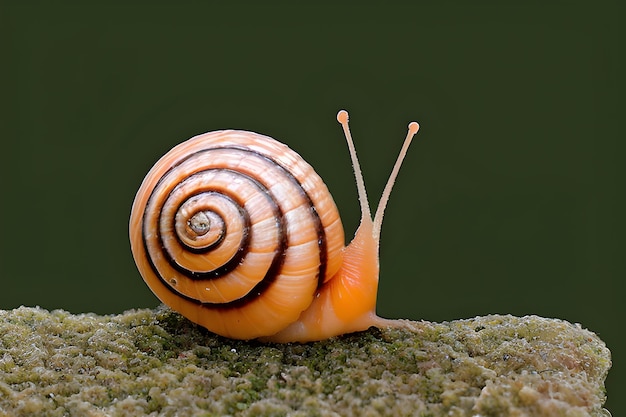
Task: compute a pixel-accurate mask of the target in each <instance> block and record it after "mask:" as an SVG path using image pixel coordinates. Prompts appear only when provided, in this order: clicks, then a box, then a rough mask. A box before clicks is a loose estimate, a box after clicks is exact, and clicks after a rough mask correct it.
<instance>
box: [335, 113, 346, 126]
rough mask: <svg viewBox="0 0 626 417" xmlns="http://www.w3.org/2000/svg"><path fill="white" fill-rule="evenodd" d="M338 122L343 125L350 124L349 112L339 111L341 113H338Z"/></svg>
mask: <svg viewBox="0 0 626 417" xmlns="http://www.w3.org/2000/svg"><path fill="white" fill-rule="evenodd" d="M337 121H338V122H339V123H341V124H345V123H348V112H347V111H345V110H339V113H337Z"/></svg>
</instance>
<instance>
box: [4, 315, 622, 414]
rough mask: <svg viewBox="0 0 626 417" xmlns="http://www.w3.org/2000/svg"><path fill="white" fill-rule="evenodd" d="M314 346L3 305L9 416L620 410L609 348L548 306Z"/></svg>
mask: <svg viewBox="0 0 626 417" xmlns="http://www.w3.org/2000/svg"><path fill="white" fill-rule="evenodd" d="M404 324H405V326H404V328H402V329H384V330H379V329H370V330H369V331H366V332H361V333H355V334H351V335H346V336H342V337H337V338H333V339H330V340H326V341H322V342H317V343H308V344H284V345H280V344H262V343H259V342H257V341H235V340H229V339H225V338H222V337H219V336H216V335H213V334H211V333H209V332H207V331H206V330H204V329H202V328H200V327H198V326H195V325H193V324H192V323H190V322H189V321H187V320H186V319H184V318H182V317H181V316H179V315H178V314H176V313H174V312H171V311H170V310H169V309H166V308H159V309H156V310H148V309H146V310H133V311H128V312H126V313H124V314H121V315H112V316H98V315H93V314H86V315H85V314H81V315H73V314H70V313H68V312H66V311H61V310H55V311H52V312H49V311H46V310H43V309H40V308H27V307H21V308H18V309H15V310H11V311H2V310H0V416H143V415H151V416H157V415H158V416H227V415H229V416H394V417H397V416H472V417H477V416H481V417H487V416H516V417H519V416H567V417H575V416H594V417H600V416H608V415H609V414H608V412H607V411H606V410H604V409H603V408H602V404H603V403H604V400H605V396H604V380H605V377H606V375H607V372H608V370H609V368H610V366H611V360H610V352H609V350H608V349H607V348H606V346H605V345H604V343H603V342H602V341H601V340H600V339H599V338H598V337H597V336H596V335H595V334H593V333H592V332H590V331H587V330H584V329H582V328H581V327H580V326H579V325H573V324H570V323H567V322H565V321H561V320H555V319H545V318H541V317H536V316H527V317H521V318H520V317H513V316H495V315H494V316H486V317H476V318H474V319H469V320H458V321H452V322H445V323H429V322H411V321H406V322H404Z"/></svg>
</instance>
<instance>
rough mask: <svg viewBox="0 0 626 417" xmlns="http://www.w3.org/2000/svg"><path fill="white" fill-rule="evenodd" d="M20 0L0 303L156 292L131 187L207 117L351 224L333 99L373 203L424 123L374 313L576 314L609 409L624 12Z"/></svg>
mask: <svg viewBox="0 0 626 417" xmlns="http://www.w3.org/2000/svg"><path fill="white" fill-rule="evenodd" d="M18 4H19V3H17V2H16V3H6V2H4V3H2V5H0V46H1V48H2V49H1V59H2V65H1V67H2V68H1V69H0V71H2V91H1V92H0V93H1V94H0V95H1V97H2V99H1V103H2V112H1V117H2V119H1V126H0V129H2V130H1V134H2V146H1V147H0V152H1V155H2V157H1V168H0V169H1V170H2V171H1V175H2V183H1V184H2V193H1V194H0V195H1V196H0V199H1V204H0V210H1V211H0V227H1V229H0V230H1V232H0V233H1V235H0V245H1V246H0V274H1V275H0V278H1V280H2V290H1V294H0V308H2V309H10V308H14V307H17V306H19V305H22V304H24V305H28V306H34V305H40V306H42V307H45V308H48V309H55V308H63V309H67V310H70V311H72V312H87V311H93V312H97V313H115V312H121V311H123V310H125V309H130V308H135V307H148V306H155V305H156V304H157V300H156V298H155V297H154V296H153V295H152V294H151V293H150V291H149V290H148V288H147V287H146V286H145V285H144V283H143V282H142V280H141V278H140V277H139V274H138V273H137V271H136V269H135V266H134V264H133V261H132V258H131V254H130V250H129V244H128V237H127V222H128V216H129V210H130V206H131V203H132V200H133V197H134V194H135V192H136V190H137V188H138V187H139V184H140V182H141V180H142V178H143V176H144V175H145V174H146V172H147V171H148V169H149V168H150V167H151V165H152V164H153V163H154V162H155V161H156V160H157V159H158V158H159V157H160V156H161V155H162V154H163V153H165V152H166V151H167V150H168V149H169V148H171V147H172V146H173V145H175V144H177V143H178V142H181V141H183V140H185V139H187V138H189V137H191V136H193V135H195V134H199V133H203V132H205V131H210V130H216V129H222V128H239V129H246V130H252V131H257V132H261V133H264V134H267V135H270V136H273V137H275V138H277V139H279V140H281V141H283V142H285V143H288V144H289V145H290V146H291V147H292V148H293V149H295V150H297V151H298V152H299V153H300V154H301V155H303V156H304V158H305V159H306V160H308V161H309V162H310V163H311V164H312V165H313V166H314V167H316V169H317V170H318V172H319V174H320V175H321V176H322V178H324V179H325V180H326V183H327V184H328V186H329V188H330V190H331V192H332V193H333V195H334V196H335V200H336V202H337V204H338V206H339V209H340V211H341V213H343V219H344V224H345V227H346V234H347V235H348V236H351V235H352V234H353V232H354V229H355V228H356V224H357V221H358V216H359V213H358V204H357V198H356V190H355V186H354V180H353V176H352V171H351V166H350V162H349V158H348V153H347V149H346V145H345V143H344V139H343V134H342V133H341V130H340V127H339V125H338V124H337V122H336V120H335V114H336V112H337V110H339V109H341V108H346V109H347V110H349V112H350V115H351V127H352V131H353V134H354V137H355V140H356V146H357V149H358V152H359V155H360V158H361V163H362V166H363V170H364V174H365V179H366V183H367V185H368V190H369V193H370V198H371V200H372V201H374V204H375V201H376V200H377V198H378V196H379V194H380V192H381V191H382V187H383V185H384V182H385V181H386V178H387V175H388V173H389V171H390V169H391V166H392V164H393V161H394V159H395V157H396V154H397V151H398V149H399V147H400V144H401V141H402V139H403V138H404V135H405V133H406V126H407V123H408V122H409V121H411V120H417V121H419V122H420V124H421V126H422V128H421V131H420V132H419V134H418V136H417V138H416V141H415V142H414V144H413V146H412V148H411V150H410V152H409V155H408V157H407V160H406V161H405V165H404V167H403V168H402V171H401V173H400V178H399V180H398V182H397V186H396V188H395V190H394V193H393V194H392V198H391V201H390V204H389V207H388V211H387V217H386V219H385V223H384V228H383V238H382V247H381V252H382V253H381V284H380V295H379V313H380V314H381V315H382V316H385V317H391V318H394V317H406V318H412V319H425V320H433V321H442V320H452V319H456V318H467V317H472V316H475V315H482V314H488V313H512V314H516V315H524V314H539V315H542V316H547V317H559V318H563V319H567V320H569V321H572V322H579V323H581V324H582V325H583V326H584V327H587V328H589V329H591V330H593V331H595V332H597V333H599V335H600V336H601V337H602V338H603V339H604V340H605V341H606V342H607V344H608V346H609V347H610V348H611V349H612V351H613V355H614V368H613V370H612V372H611V374H610V375H609V379H608V383H607V388H608V394H609V401H608V403H607V407H608V408H609V409H610V410H611V411H612V412H613V413H614V415H621V414H624V413H626V406H625V404H624V403H623V402H622V403H620V401H621V399H620V397H623V395H621V394H622V392H623V391H624V390H626V365H625V360H624V354H625V352H626V348H625V345H626V343H625V341H624V338H623V335H622V334H623V325H624V322H623V321H622V320H623V319H624V318H625V315H624V313H625V307H624V304H625V303H624V301H623V296H624V290H623V288H624V287H623V285H624V284H623V280H624V278H625V277H626V261H625V259H626V257H625V256H624V248H625V246H626V245H625V237H624V236H626V227H625V226H626V224H625V221H624V213H625V212H626V210H625V208H626V199H625V198H624V194H625V188H626V187H625V183H626V175H625V174H626V170H625V168H624V158H625V155H626V153H625V151H626V146H625V145H624V139H625V137H624V131H623V128H622V127H621V126H620V122H621V121H620V120H618V117H620V116H623V114H624V106H623V100H624V99H623V97H624V88H623V87H624V83H623V77H624V73H625V71H624V69H625V68H624V59H623V55H624V43H623V42H622V41H623V36H624V30H623V29H622V28H621V27H619V26H618V25H620V24H623V19H622V18H623V16H624V9H623V8H619V7H618V6H615V5H613V4H612V3H608V2H595V3H594V2H589V4H590V5H591V4H593V7H591V6H588V7H585V6H583V5H582V3H571V2H561V4H560V5H556V3H553V5H551V6H545V5H543V4H544V3H541V2H537V3H536V4H528V3H525V5H523V6H521V5H520V6H501V5H499V3H498V2H493V3H492V2H486V1H480V2H475V3H474V5H473V6H466V5H463V3H449V2H447V3H439V5H437V6H420V5H414V6H412V7H399V6H395V7H388V6H385V7H380V6H378V7H374V6H363V5H362V4H360V3H356V2H355V3H351V5H342V6H330V5H329V6H324V7H322V6H315V7H313V6H302V5H300V6H287V5H278V4H275V5H272V6H270V4H272V3H266V5H265V6H257V5H252V4H247V3H245V4H244V3H239V5H238V6H237V7H235V6H211V5H206V4H204V3H193V2H187V3H185V4H186V6H185V7H181V6H176V7H168V6H154V5H149V3H148V2H146V3H136V5H135V6H133V7H128V6H122V5H121V3H120V5H119V6H116V5H115V3H111V4H109V5H107V6H104V5H102V6H98V7H94V6H78V4H79V3H76V4H77V5H72V4H71V3H62V2H56V5H55V6H54V7H52V6H46V7H43V6H28V7H27V6H21V5H19V6H18ZM566 4H567V5H566ZM620 16H621V17H620ZM620 20H621V21H620Z"/></svg>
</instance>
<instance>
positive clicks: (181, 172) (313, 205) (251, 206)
mask: <svg viewBox="0 0 626 417" xmlns="http://www.w3.org/2000/svg"><path fill="white" fill-rule="evenodd" d="M337 120H338V121H339V123H340V124H341V126H342V128H343V131H344V135H345V137H346V141H347V143H348V148H349V151H350V157H351V159H352V164H353V168H354V174H355V177H356V183H357V188H358V196H359V202H360V206H361V222H360V225H359V227H358V229H357V231H356V234H355V236H354V239H353V240H352V242H351V243H350V244H349V245H348V246H345V247H344V245H345V241H344V231H343V226H342V223H341V219H340V217H339V213H338V210H337V207H336V206H335V203H334V201H333V198H332V196H331V195H330V193H329V191H328V188H327V187H326V185H325V184H324V182H323V181H322V179H321V178H320V177H319V176H318V175H317V173H316V172H315V171H314V170H313V168H312V167H311V166H310V165H309V164H308V163H307V162H305V161H304V159H302V157H301V156H300V155H298V154H297V153H296V152H294V151H293V150H291V149H290V148H288V147H287V146H286V145H284V144H282V143H280V142H278V141H276V140H274V139H272V138H270V137H268V136H264V135H260V134H257V133H253V132H248V131H241V130H221V131H214V132H208V133H205V134H201V135H198V136H195V137H193V138H191V139H189V140H187V141H185V142H183V143H181V144H179V145H177V146H175V147H174V148H173V149H172V150H170V151H169V152H168V153H167V154H165V155H164V156H163V157H162V158H161V159H160V160H159V161H158V162H157V163H156V164H155V165H154V166H153V167H152V169H151V170H150V171H149V172H148V174H147V176H146V177H145V179H144V180H143V182H142V184H141V187H140V188H139V190H138V192H137V195H136V197H135V200H134V202H133V206H132V210H131V216H130V222H129V233H130V242H131V250H132V253H133V257H134V260H135V263H136V264H137V268H138V269H139V272H140V274H141V275H142V277H143V279H144V281H145V282H146V284H147V285H148V286H149V287H150V289H151V290H152V291H153V292H154V293H155V295H156V296H157V297H158V298H159V299H160V300H161V301H162V302H163V303H164V304H166V305H168V306H169V307H170V308H172V309H173V310H175V311H177V312H179V313H181V314H182V315H183V316H185V317H186V318H188V319H189V320H191V321H192V322H194V323H197V324H199V325H201V326H203V327H205V328H207V329H208V330H210V331H211V332H213V333H217V334H219V335H222V336H225V337H229V338H233V339H244V340H247V339H257V338H258V339H261V340H264V341H269V342H281V343H282V342H308V341H317V340H323V339H327V338H329V337H332V336H337V335H341V334H345V333H352V332H356V331H361V330H366V329H368V328H369V327H372V326H376V327H385V326H394V325H395V324H396V323H398V322H399V320H388V319H384V318H381V317H379V316H377V315H376V296H377V291H378V271H379V264H378V251H379V240H380V229H381V224H382V220H383V213H384V210H385V207H386V205H387V200H388V199H389V194H390V192H391V188H392V186H393V183H394V181H395V178H396V176H397V174H398V171H399V169H400V165H401V164H402V160H403V158H404V156H405V154H406V152H407V149H408V147H409V144H410V142H411V140H412V138H413V136H414V135H415V134H416V133H417V131H418V129H419V125H418V124H417V123H416V122H411V123H410V124H409V127H408V133H407V136H406V139H405V141H404V144H403V146H402V149H401V151H400V154H399V156H398V158H397V160H396V163H395V166H394V168H393V170H392V173H391V175H390V177H389V179H388V182H387V185H386V186H385V189H384V191H383V193H382V197H381V199H380V202H379V204H378V208H377V210H376V213H375V215H374V217H373V218H372V215H371V211H370V208H369V204H368V201H367V195H366V192H365V185H364V181H363V177H362V174H361V169H360V166H359V162H358V159H357V156H356V151H355V148H354V143H353V141H352V137H351V134H350V129H349V126H348V113H347V112H346V111H345V110H341V111H340V112H339V113H338V114H337Z"/></svg>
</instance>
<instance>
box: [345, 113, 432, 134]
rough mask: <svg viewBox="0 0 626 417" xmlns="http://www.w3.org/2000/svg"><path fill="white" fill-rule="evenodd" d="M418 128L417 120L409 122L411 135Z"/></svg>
mask: <svg viewBox="0 0 626 417" xmlns="http://www.w3.org/2000/svg"><path fill="white" fill-rule="evenodd" d="M337 117H339V116H337ZM419 129H420V125H419V124H418V123H417V122H411V123H409V133H411V134H412V135H414V134H416V133H417V131H418V130H419Z"/></svg>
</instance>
